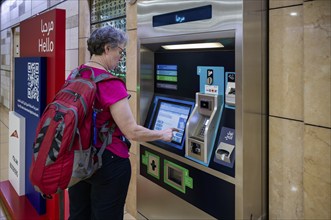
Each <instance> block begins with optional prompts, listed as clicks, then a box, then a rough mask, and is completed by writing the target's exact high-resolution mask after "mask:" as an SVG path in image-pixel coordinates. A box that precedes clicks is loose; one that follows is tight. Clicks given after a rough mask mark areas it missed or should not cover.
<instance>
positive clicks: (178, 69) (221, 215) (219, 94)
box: [136, 0, 268, 219]
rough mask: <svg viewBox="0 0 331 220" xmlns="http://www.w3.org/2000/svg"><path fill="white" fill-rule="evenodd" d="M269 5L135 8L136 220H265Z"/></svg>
mask: <svg viewBox="0 0 331 220" xmlns="http://www.w3.org/2000/svg"><path fill="white" fill-rule="evenodd" d="M263 2H264V1H262V0H261V1H260V0H257V1H254V2H253V3H252V2H250V1H242V0H224V1H218V0H207V1H198V0H193V1H178V0H167V1H166V0H158V1H152V0H142V1H137V3H136V4H137V25H138V26H137V36H138V49H139V50H138V51H139V54H138V87H137V88H138V89H137V97H138V103H139V104H138V106H139V113H140V114H139V117H138V123H140V124H141V125H143V126H145V127H147V128H149V129H152V130H161V129H165V128H168V127H176V128H177V129H178V132H174V136H173V139H172V141H171V142H164V141H160V140H159V141H152V142H140V143H138V151H137V159H138V170H137V171H138V174H137V210H138V218H139V219H264V218H266V215H267V214H266V213H267V206H268V205H267V201H266V185H267V184H266V176H267V175H266V170H265V167H266V160H265V159H266V123H265V122H266V120H265V118H264V117H265V116H266V115H267V114H266V103H267V102H266V98H265V94H266V93H265V88H266V77H265V75H266V71H265V68H264V67H265V65H264V64H265V63H264V57H265V56H264V54H265V50H264V46H265V42H266V41H265V39H264V36H265V34H264V33H265V30H263V27H264V23H263V22H264V14H263V12H264V10H266V8H265V7H264V5H263Z"/></svg>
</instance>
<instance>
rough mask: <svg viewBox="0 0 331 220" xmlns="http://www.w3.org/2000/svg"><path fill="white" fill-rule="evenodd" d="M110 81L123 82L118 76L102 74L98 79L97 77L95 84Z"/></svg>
mask: <svg viewBox="0 0 331 220" xmlns="http://www.w3.org/2000/svg"><path fill="white" fill-rule="evenodd" d="M109 79H117V80H122V79H120V78H118V77H116V76H113V75H111V74H109V73H102V74H100V75H98V76H97V77H95V79H94V82H95V83H98V82H101V81H104V80H109ZM122 81H123V80H122Z"/></svg>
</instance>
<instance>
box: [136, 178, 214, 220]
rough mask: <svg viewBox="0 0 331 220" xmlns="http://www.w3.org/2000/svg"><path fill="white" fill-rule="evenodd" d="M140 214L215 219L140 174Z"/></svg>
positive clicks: (176, 219) (154, 218)
mask: <svg viewBox="0 0 331 220" xmlns="http://www.w3.org/2000/svg"><path fill="white" fill-rule="evenodd" d="M138 182H139V184H138V188H137V191H138V192H140V193H139V200H140V201H144V202H140V203H139V200H138V205H139V209H138V212H139V214H140V215H142V216H144V217H145V218H146V219H150V220H157V219H158V220H170V219H173V220H179V219H180V220H182V219H199V220H204V219H209V220H210V219H215V218H213V217H212V216H210V215H208V214H207V213H205V212H203V211H201V210H200V209H198V208H196V207H194V206H193V205H191V204H189V203H187V202H186V201H184V200H182V199H180V198H179V197H177V196H175V195H174V194H172V193H169V192H168V191H167V190H165V189H163V188H161V187H160V186H158V185H156V184H154V183H153V182H151V181H149V180H148V179H146V178H145V177H143V176H140V175H139V176H138Z"/></svg>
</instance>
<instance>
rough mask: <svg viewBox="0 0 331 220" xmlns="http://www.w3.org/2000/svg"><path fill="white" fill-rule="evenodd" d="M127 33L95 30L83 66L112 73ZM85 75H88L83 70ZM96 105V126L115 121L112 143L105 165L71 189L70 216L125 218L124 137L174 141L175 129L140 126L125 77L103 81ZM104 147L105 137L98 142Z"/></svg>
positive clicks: (128, 169)
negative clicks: (130, 102) (87, 56)
mask: <svg viewBox="0 0 331 220" xmlns="http://www.w3.org/2000/svg"><path fill="white" fill-rule="evenodd" d="M126 43H127V35H126V34H125V33H124V32H122V31H121V30H118V29H115V28H113V27H111V26H107V27H103V28H100V29H97V30H95V31H94V32H93V33H92V34H91V36H90V38H89V39H88V40H87V44H88V50H89V51H90V53H91V60H90V61H88V62H87V63H86V64H84V65H82V67H91V68H93V70H94V73H95V76H98V75H100V74H102V73H108V74H110V73H109V70H112V69H114V68H115V67H117V65H118V63H119V61H120V60H121V58H122V57H123V55H124V48H125V46H126ZM83 77H87V76H84V73H83ZM97 87H98V90H97V95H96V97H97V98H96V100H95V106H96V107H97V108H98V109H103V111H101V112H100V113H98V115H97V118H96V127H97V128H98V127H100V126H101V125H102V124H104V123H105V122H106V121H110V122H111V123H115V124H116V126H115V131H114V133H113V134H112V143H111V144H110V145H108V146H107V147H106V150H105V151H104V153H103V155H102V167H101V168H100V169H99V170H98V171H97V172H96V173H95V174H94V175H93V176H92V177H91V178H89V179H86V180H84V181H81V182H79V183H78V184H76V185H74V186H72V187H70V188H69V199H70V218H69V219H71V220H72V219H77V220H82V219H111V220H115V219H123V213H124V204H125V199H126V195H127V191H128V186H129V182H130V176H131V166H130V161H129V149H128V146H127V144H126V143H125V141H123V138H122V137H123V136H125V137H126V138H128V139H130V140H134V141H153V140H158V139H159V140H164V141H171V139H172V133H173V131H175V129H166V130H162V131H156V130H155V131H154V130H149V129H147V128H144V127H142V126H140V125H137V123H136V122H135V120H134V118H133V115H132V112H131V110H130V107H129V102H128V97H129V95H128V93H127V90H126V87H125V84H124V82H123V81H121V80H108V81H102V82H100V83H98V84H97ZM96 146H97V147H100V146H101V140H98V141H97V144H96Z"/></svg>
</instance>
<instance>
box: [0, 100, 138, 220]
mask: <svg viewBox="0 0 331 220" xmlns="http://www.w3.org/2000/svg"><path fill="white" fill-rule="evenodd" d="M8 126H9V111H8V109H7V108H5V107H3V106H2V105H1V104H0V182H1V181H5V180H8ZM124 219H125V220H135V218H134V217H132V216H131V215H130V214H129V213H127V212H125V215H124ZM0 220H10V217H9V216H8V215H7V214H6V212H5V210H4V209H3V204H2V201H0Z"/></svg>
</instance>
